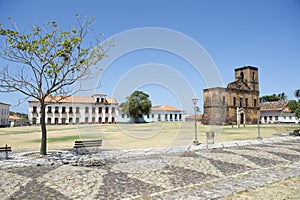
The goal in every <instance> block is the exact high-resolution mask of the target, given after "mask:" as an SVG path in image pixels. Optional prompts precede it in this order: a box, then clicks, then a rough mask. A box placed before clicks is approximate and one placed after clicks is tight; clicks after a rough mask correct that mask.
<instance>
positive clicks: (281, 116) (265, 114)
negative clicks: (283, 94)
mask: <svg viewBox="0 0 300 200" xmlns="http://www.w3.org/2000/svg"><path fill="white" fill-rule="evenodd" d="M260 120H261V123H263V124H267V123H299V119H298V118H297V117H296V115H295V114H294V113H283V112H282V111H261V112H260Z"/></svg>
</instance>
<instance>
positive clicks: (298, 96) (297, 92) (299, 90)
mask: <svg viewBox="0 0 300 200" xmlns="http://www.w3.org/2000/svg"><path fill="white" fill-rule="evenodd" d="M294 94H295V97H296V98H298V99H300V89H296V90H295V92H294Z"/></svg>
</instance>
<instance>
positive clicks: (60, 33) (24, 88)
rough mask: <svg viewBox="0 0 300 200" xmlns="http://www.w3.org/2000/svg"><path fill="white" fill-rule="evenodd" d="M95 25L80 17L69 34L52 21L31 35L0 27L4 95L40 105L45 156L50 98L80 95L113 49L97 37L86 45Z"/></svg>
mask: <svg viewBox="0 0 300 200" xmlns="http://www.w3.org/2000/svg"><path fill="white" fill-rule="evenodd" d="M92 22H93V18H86V17H81V16H79V15H76V20H75V27H69V28H68V31H64V30H63V29H62V27H60V26H58V25H57V23H56V22H55V21H52V22H49V23H47V24H46V25H43V26H42V27H40V26H33V27H32V29H31V30H30V31H29V33H24V32H23V33H22V32H19V31H18V30H17V28H14V26H13V28H6V29H5V28H2V25H1V24H0V38H1V39H2V40H1V41H0V43H1V44H0V57H1V58H3V59H4V60H6V61H7V65H5V66H0V91H1V92H16V91H17V92H20V93H22V94H24V95H25V96H26V97H27V98H34V99H37V100H38V101H39V103H40V109H41V118H40V125H41V132H42V138H41V149H40V153H41V154H42V155H46V154H47V129H46V121H45V110H46V104H47V102H46V98H49V97H50V98H51V97H52V96H59V97H61V98H60V99H61V100H62V99H63V98H65V97H68V96H71V95H74V94H75V93H77V92H78V91H80V88H78V90H75V91H74V89H73V88H72V87H71V86H72V85H73V84H74V83H75V82H77V81H80V80H84V79H91V78H93V76H96V74H95V73H91V72H90V70H89V69H90V67H91V66H93V65H95V64H96V63H97V62H98V61H100V60H101V59H103V58H104V57H105V56H106V53H107V50H108V49H109V47H108V48H107V47H105V46H106V45H100V41H99V40H98V38H99V37H94V38H93V41H94V42H93V43H87V42H85V40H86V39H87V36H88V35H89V33H90V26H91V25H92Z"/></svg>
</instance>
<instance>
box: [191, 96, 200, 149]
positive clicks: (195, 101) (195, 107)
mask: <svg viewBox="0 0 300 200" xmlns="http://www.w3.org/2000/svg"><path fill="white" fill-rule="evenodd" d="M192 102H193V104H194V111H195V138H194V141H193V143H194V144H195V145H198V144H200V143H199V141H198V138H197V117H196V114H197V110H198V106H197V103H198V98H197V97H196V96H195V97H193V98H192Z"/></svg>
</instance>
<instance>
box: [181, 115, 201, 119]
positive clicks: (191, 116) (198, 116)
mask: <svg viewBox="0 0 300 200" xmlns="http://www.w3.org/2000/svg"><path fill="white" fill-rule="evenodd" d="M202 116H203V114H196V119H197V120H199V119H202ZM185 119H195V115H189V116H186V117H185Z"/></svg>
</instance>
